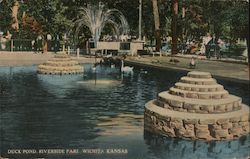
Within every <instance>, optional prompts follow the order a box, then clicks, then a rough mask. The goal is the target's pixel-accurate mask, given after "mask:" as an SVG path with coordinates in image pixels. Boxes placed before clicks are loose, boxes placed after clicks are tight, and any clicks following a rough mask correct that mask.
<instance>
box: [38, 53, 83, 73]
mask: <svg viewBox="0 0 250 159" xmlns="http://www.w3.org/2000/svg"><path fill="white" fill-rule="evenodd" d="M37 72H38V73H39V74H49V75H67V74H80V73H83V66H81V65H79V63H78V62H77V61H74V60H72V59H71V58H70V56H69V55H67V54H65V53H59V54H56V55H55V57H54V58H53V59H51V60H49V61H47V62H45V63H44V64H41V65H39V66H38V70H37Z"/></svg>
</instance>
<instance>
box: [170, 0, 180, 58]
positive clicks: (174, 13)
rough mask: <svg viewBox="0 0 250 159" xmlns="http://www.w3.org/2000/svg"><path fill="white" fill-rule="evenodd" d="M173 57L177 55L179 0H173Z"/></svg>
mask: <svg viewBox="0 0 250 159" xmlns="http://www.w3.org/2000/svg"><path fill="white" fill-rule="evenodd" d="M172 11H173V15H172V27H171V28H172V51H171V52H172V55H173V54H177V29H176V28H177V17H178V0H172Z"/></svg>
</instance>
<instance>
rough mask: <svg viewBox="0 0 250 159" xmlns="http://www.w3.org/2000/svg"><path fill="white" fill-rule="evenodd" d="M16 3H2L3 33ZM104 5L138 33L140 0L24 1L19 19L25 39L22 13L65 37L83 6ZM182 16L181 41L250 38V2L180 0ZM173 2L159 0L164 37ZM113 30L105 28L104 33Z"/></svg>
mask: <svg viewBox="0 0 250 159" xmlns="http://www.w3.org/2000/svg"><path fill="white" fill-rule="evenodd" d="M12 2H13V0H3V1H2V2H1V3H0V30H1V31H4V32H6V31H7V30H10V29H9V28H10V24H11V21H12V18H11V6H12ZM99 2H102V3H103V4H104V5H105V7H107V8H115V9H118V10H120V11H121V12H122V13H123V15H124V16H125V17H126V19H127V21H128V23H129V26H130V33H131V35H137V34H138V19H139V18H138V15H139V14H138V11H139V8H138V7H139V0H133V1H132V0H36V1H33V0H25V1H24V3H20V9H19V10H20V11H19V19H20V31H19V33H17V34H18V35H19V36H22V37H27V38H28V37H33V36H35V35H33V34H34V33H32V32H31V31H30V30H29V29H27V28H23V27H22V22H21V21H22V20H21V19H22V13H23V12H24V11H26V14H27V15H29V16H33V17H34V19H35V20H36V21H38V22H39V23H40V24H41V26H42V30H43V34H44V35H46V34H47V33H50V34H52V35H61V36H62V35H63V34H64V33H67V32H68V31H69V30H70V29H71V28H70V24H71V22H72V21H73V20H74V19H75V18H76V17H77V16H78V10H79V8H80V7H85V6H87V4H90V3H91V4H98V3H99ZM142 2H143V6H142V12H143V14H142V35H143V36H146V37H147V38H149V39H152V40H153V39H154V36H155V35H154V20H153V13H152V4H151V0H142ZM178 2H179V15H178V21H177V33H178V36H179V38H180V39H182V36H183V33H185V37H186V38H196V39H199V38H200V36H204V35H205V34H206V33H207V32H210V33H212V34H215V35H216V36H217V37H220V38H223V39H227V40H229V41H231V42H233V41H235V39H237V38H249V31H248V30H249V15H248V14H249V2H247V1H246V0H232V1H215V0H202V1H197V0H179V1H178ZM171 5H172V4H171V0H158V8H159V14H160V24H161V26H160V28H161V34H162V35H171V19H172V17H171V16H172V10H171ZM182 7H185V8H186V14H185V18H184V19H183V18H182ZM105 31H107V32H109V31H110V29H109V28H106V29H104V32H105ZM89 34H90V33H89V31H88V29H87V28H85V29H84V28H83V30H82V31H81V33H80V35H79V36H80V37H81V38H83V36H82V35H86V37H88V35H89Z"/></svg>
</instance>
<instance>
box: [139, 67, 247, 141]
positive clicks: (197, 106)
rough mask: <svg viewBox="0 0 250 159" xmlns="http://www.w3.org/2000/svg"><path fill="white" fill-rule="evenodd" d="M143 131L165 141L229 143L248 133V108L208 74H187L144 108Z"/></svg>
mask: <svg viewBox="0 0 250 159" xmlns="http://www.w3.org/2000/svg"><path fill="white" fill-rule="evenodd" d="M144 128H145V130H147V131H150V132H153V133H157V134H160V135H164V136H168V137H177V138H185V139H194V140H195V139H201V140H228V139H235V138H238V137H241V136H243V135H247V134H248V133H249V106H247V105H244V104H242V103H241V98H239V97H237V96H234V95H230V94H229V93H228V91H226V90H224V87H223V86H222V85H220V84H217V82H216V80H215V79H213V78H212V76H211V74H210V73H207V72H196V71H194V72H189V73H188V74H187V76H186V77H182V78H181V79H180V82H177V83H176V84H175V86H174V87H172V88H170V89H169V91H165V92H161V93H159V94H158V99H156V100H152V101H150V102H148V103H147V104H146V106H145V114H144Z"/></svg>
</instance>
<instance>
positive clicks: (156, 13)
mask: <svg viewBox="0 0 250 159" xmlns="http://www.w3.org/2000/svg"><path fill="white" fill-rule="evenodd" d="M152 4H153V5H152V7H153V14H154V24H155V37H156V51H157V52H159V51H160V49H161V31H160V17H159V11H158V4H157V0H152Z"/></svg>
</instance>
